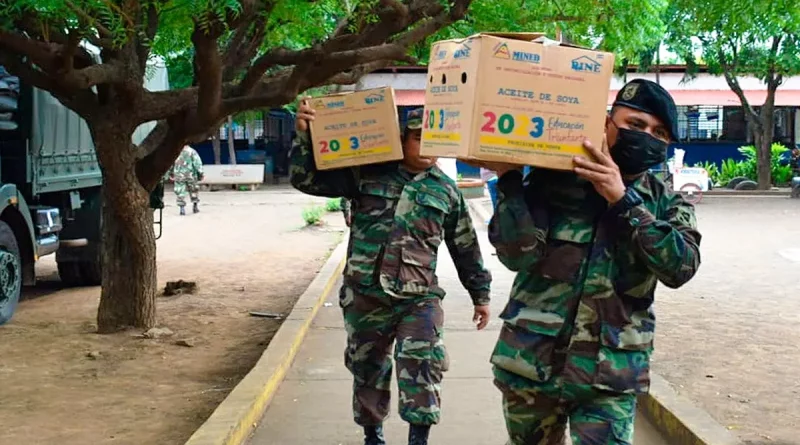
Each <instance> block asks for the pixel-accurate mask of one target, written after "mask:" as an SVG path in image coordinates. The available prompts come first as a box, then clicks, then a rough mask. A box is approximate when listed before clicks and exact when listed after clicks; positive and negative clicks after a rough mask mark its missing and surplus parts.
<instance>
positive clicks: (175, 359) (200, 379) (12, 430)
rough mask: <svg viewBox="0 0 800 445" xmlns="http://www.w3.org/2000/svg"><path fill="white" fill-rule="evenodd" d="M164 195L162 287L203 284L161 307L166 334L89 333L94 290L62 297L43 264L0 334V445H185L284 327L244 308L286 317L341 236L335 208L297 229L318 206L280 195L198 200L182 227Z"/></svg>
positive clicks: (219, 195) (216, 195) (50, 267)
mask: <svg viewBox="0 0 800 445" xmlns="http://www.w3.org/2000/svg"><path fill="white" fill-rule="evenodd" d="M166 199H167V202H168V205H169V207H167V208H166V209H164V219H165V224H164V235H163V237H162V238H161V239H160V240H159V241H158V267H159V274H158V275H159V282H160V285H161V287H162V288H163V286H164V284H165V282H166V281H168V280H177V279H183V280H192V281H196V282H197V284H198V288H197V292H196V293H195V294H194V295H181V296H177V297H160V298H159V302H158V314H159V316H158V319H159V324H158V326H159V327H166V328H168V329H170V330H171V331H173V332H174V335H172V336H169V337H163V338H160V339H153V340H151V339H142V338H136V337H134V336H133V335H132V333H120V334H115V335H108V336H100V335H97V334H95V333H93V332H94V331H95V329H96V325H95V316H96V310H97V303H98V300H99V288H82V289H61V288H60V284H59V282H58V276H57V273H56V272H55V263H54V262H53V260H52V258H46V259H43V260H42V261H41V262H40V264H39V265H38V269H37V275H38V276H39V277H40V279H41V282H40V284H39V285H37V287H36V288H33V289H26V291H27V294H26V301H24V302H23V303H22V304H21V305H20V307H19V309H18V312H17V314H16V315H15V317H14V319H13V320H12V321H11V322H10V323H9V324H7V325H5V326H3V327H0V425H2V431H3V432H2V434H0V444H3V445H5V444H8V445H11V444H14V445H19V444H26V445H34V444H59V445H78V444H80V445H85V444H132V445H133V444H136V445H139V444H181V443H183V442H184V441H185V440H186V439H188V438H189V436H190V435H191V434H192V432H193V431H194V430H195V429H196V428H197V427H198V426H200V424H202V423H203V422H204V421H205V419H206V418H207V417H208V416H209V415H210V414H211V412H212V411H213V410H214V408H215V407H216V406H217V405H218V404H219V403H220V402H221V401H222V400H223V399H224V398H225V397H226V395H227V394H228V393H229V392H230V391H231V390H232V389H233V387H234V386H235V385H236V383H237V382H238V381H239V380H240V379H241V378H242V377H243V376H244V375H245V374H246V373H247V372H248V371H249V370H250V368H251V367H252V366H253V364H254V363H255V362H256V361H257V360H258V358H259V357H260V355H261V353H262V351H263V350H264V348H265V347H266V345H267V344H268V343H269V341H270V339H271V338H272V336H273V335H274V333H275V332H276V330H277V329H278V327H279V325H280V322H279V321H276V320H272V319H269V318H260V317H253V316H250V315H249V314H248V312H249V311H252V310H256V311H261V312H270V313H277V314H284V315H285V314H288V312H289V311H290V310H291V308H292V306H293V304H294V302H295V301H296V299H297V298H298V297H299V296H300V294H301V293H302V292H303V291H304V290H305V288H306V286H307V285H308V284H309V283H310V282H311V280H312V279H313V278H314V276H315V274H316V273H317V271H318V270H319V268H320V267H321V266H322V264H323V263H324V261H325V260H326V258H327V257H328V255H329V254H330V251H331V250H332V248H333V247H335V245H336V244H337V242H338V241H339V240H341V237H342V231H343V229H344V223H343V220H342V215H341V213H340V212H339V213H331V214H328V215H327V216H326V220H327V221H328V224H327V225H326V226H325V227H323V228H314V229H303V228H302V226H303V225H304V223H303V220H302V218H301V212H302V209H303V208H305V207H308V206H309V205H310V204H311V203H312V202H316V203H320V204H324V200H319V199H315V198H310V197H307V196H304V195H301V194H298V193H295V192H293V191H291V190H290V189H288V188H286V187H278V188H271V189H270V190H268V191H256V192H213V193H208V192H207V193H201V200H202V212H201V213H200V214H198V215H191V216H187V217H184V218H180V217H178V216H177V215H176V214H177V210H176V208H175V206H174V204H173V202H174V195H172V194H171V193H170V192H169V191H168V192H167V196H166ZM181 341H185V344H184V345H183V346H181V345H178V344H176V343H179V342H181ZM187 345H188V346H187Z"/></svg>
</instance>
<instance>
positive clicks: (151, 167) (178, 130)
mask: <svg viewBox="0 0 800 445" xmlns="http://www.w3.org/2000/svg"><path fill="white" fill-rule="evenodd" d="M185 118H186V116H184V115H182V114H178V115H175V116H173V117H171V118H170V119H169V120H166V121H161V122H159V123H158V124H157V125H156V127H155V128H154V129H153V131H151V132H150V134H149V135H148V136H147V138H145V140H144V141H143V142H142V144H141V145H140V148H139V152H140V153H147V154H146V155H145V156H144V157H143V158H141V159H140V160H139V161H138V162H137V163H136V177H137V178H138V179H139V183H140V184H141V185H142V187H144V188H145V190H147V191H152V190H153V189H154V188H155V186H156V184H158V183H159V181H161V178H162V177H163V176H164V173H165V172H166V171H167V170H168V169H169V167H170V166H171V165H172V163H173V162H175V159H176V158H177V157H178V155H179V154H180V152H181V150H182V149H183V146H184V145H185V144H186V142H187V141H188V133H187V132H186V127H185V126H184V119H185Z"/></svg>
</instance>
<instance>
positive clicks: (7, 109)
mask: <svg viewBox="0 0 800 445" xmlns="http://www.w3.org/2000/svg"><path fill="white" fill-rule="evenodd" d="M151 68H152V69H151V70H150V74H151V75H150V76H149V78H148V79H146V80H145V85H146V87H147V88H148V89H150V90H151V91H159V90H166V89H168V87H169V85H168V81H167V74H166V68H165V67H163V66H161V65H158V64H157V65H154V66H153V67H151ZM154 125H155V124H154V123H149V124H145V125H143V126H141V127H139V128H138V129H137V131H136V134H135V135H134V142H140V141H141V140H143V139H144V137H145V136H146V135H147V133H148V132H149V131H150V130H151V129H152V127H153V126H154ZM101 187H102V177H101V173H100V167H99V165H98V164H97V157H96V155H95V150H94V145H93V143H92V138H91V134H90V133H89V128H88V126H87V124H86V122H85V121H84V120H83V119H81V118H80V117H79V116H78V115H77V114H76V113H74V112H72V111H71V110H69V109H67V108H66V107H64V105H62V104H61V103H60V102H59V101H58V100H56V99H55V98H54V97H53V96H51V95H50V94H49V93H47V92H46V91H43V90H40V89H38V88H34V87H31V86H29V85H25V84H24V83H23V82H20V79H18V78H17V77H15V76H12V75H10V74H9V73H8V71H7V70H5V69H4V68H3V67H2V66H0V325H1V324H3V323H5V322H7V321H8V320H9V319H10V318H11V316H12V315H13V313H14V310H15V309H16V306H17V303H18V302H19V298H20V294H21V292H22V286H23V285H33V284H34V283H35V281H36V275H35V270H34V264H35V263H36V261H38V260H39V259H40V258H41V257H43V256H45V255H51V254H55V256H56V258H55V259H56V262H57V264H58V274H59V276H60V277H61V280H62V282H63V283H64V284H65V285H68V286H93V285H98V284H100V279H101V270H102V265H101V261H100V259H101V256H100V237H101V231H100V221H101V209H102V193H101V190H102V189H101ZM162 193H163V189H162ZM152 202H153V200H151V204H152ZM155 202H156V203H158V200H157V199H156V200H155ZM159 219H160V218H159Z"/></svg>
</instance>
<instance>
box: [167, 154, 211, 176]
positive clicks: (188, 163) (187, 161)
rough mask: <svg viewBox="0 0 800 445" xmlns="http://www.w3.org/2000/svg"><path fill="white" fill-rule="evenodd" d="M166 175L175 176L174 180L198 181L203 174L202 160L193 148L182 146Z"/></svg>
mask: <svg viewBox="0 0 800 445" xmlns="http://www.w3.org/2000/svg"><path fill="white" fill-rule="evenodd" d="M167 176H168V177H173V178H175V182H195V181H199V180H200V178H201V177H202V176H203V161H202V160H201V159H200V155H199V154H197V152H196V151H195V150H194V149H193V148H191V147H184V148H183V150H181V154H180V155H178V159H175V163H174V164H173V165H172V168H170V170H169V171H168V172H167Z"/></svg>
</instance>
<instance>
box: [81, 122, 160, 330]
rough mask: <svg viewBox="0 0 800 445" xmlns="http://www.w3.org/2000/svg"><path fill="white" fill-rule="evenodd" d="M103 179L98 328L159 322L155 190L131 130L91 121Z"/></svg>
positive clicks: (118, 327)
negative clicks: (145, 179)
mask: <svg viewBox="0 0 800 445" xmlns="http://www.w3.org/2000/svg"><path fill="white" fill-rule="evenodd" d="M90 129H92V133H93V137H94V143H95V147H96V148H97V157H98V160H99V161H100V164H101V166H103V168H104V170H105V171H106V172H108V173H107V174H105V175H104V179H105V181H104V184H103V216H102V218H103V219H102V226H103V243H102V246H101V252H102V264H103V287H102V291H101V293H100V307H99V308H98V311H97V330H98V332H100V333H110V332H116V331H119V330H123V329H126V328H131V327H133V328H143V329H148V328H151V327H153V326H154V325H155V323H156V305H155V297H156V286H157V276H156V241H155V233H154V232H153V212H152V209H150V205H149V203H150V194H149V192H148V191H147V190H145V189H144V187H142V185H141V184H140V183H139V180H138V178H137V176H136V169H135V159H134V158H133V157H132V153H134V150H133V149H132V148H131V150H125V149H123V148H122V147H124V146H125V144H127V145H131V142H130V140H131V134H132V131H128V130H125V129H123V128H120V127H119V126H112V125H103V124H100V125H92V124H90Z"/></svg>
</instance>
